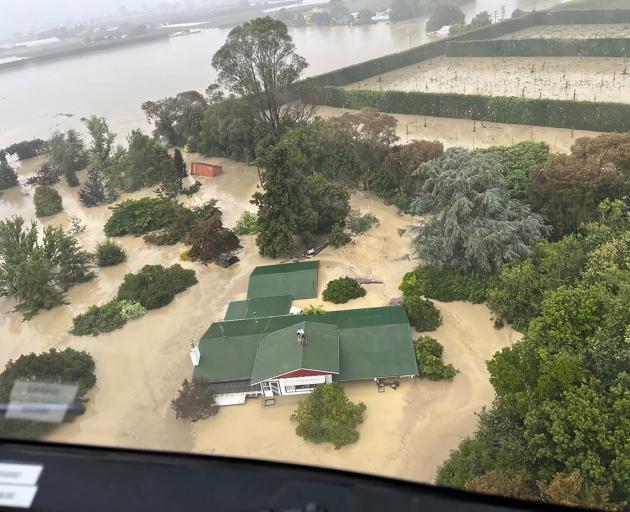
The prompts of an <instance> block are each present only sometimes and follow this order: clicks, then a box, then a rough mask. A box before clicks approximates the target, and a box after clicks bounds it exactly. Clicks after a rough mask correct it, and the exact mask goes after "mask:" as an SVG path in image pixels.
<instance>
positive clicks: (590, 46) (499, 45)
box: [446, 38, 630, 57]
mask: <svg viewBox="0 0 630 512" xmlns="http://www.w3.org/2000/svg"><path fill="white" fill-rule="evenodd" d="M629 55H630V39H627V38H617V39H604V38H598V39H562V38H558V39H498V40H492V41H450V42H449V43H448V45H447V47H446V56H447V57H628V56H629Z"/></svg>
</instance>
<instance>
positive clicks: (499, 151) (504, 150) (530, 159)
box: [477, 141, 550, 201]
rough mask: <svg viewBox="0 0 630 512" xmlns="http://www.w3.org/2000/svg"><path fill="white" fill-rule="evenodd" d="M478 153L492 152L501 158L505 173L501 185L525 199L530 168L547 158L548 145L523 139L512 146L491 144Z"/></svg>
mask: <svg viewBox="0 0 630 512" xmlns="http://www.w3.org/2000/svg"><path fill="white" fill-rule="evenodd" d="M477 151H478V152H479V153H493V154H495V155H498V156H499V157H500V158H501V162H502V164H503V169H504V172H505V174H504V175H503V186H504V187H505V188H507V189H508V190H509V191H510V193H511V194H512V196H513V197H515V198H516V199H519V200H521V201H526V200H527V184H528V182H529V174H530V172H531V171H532V169H534V168H536V167H539V166H541V165H542V164H544V163H545V162H546V161H547V159H548V158H549V154H550V149H549V145H548V144H546V143H544V142H532V141H523V142H519V143H518V144H513V145H512V146H491V147H489V148H487V149H480V150H477Z"/></svg>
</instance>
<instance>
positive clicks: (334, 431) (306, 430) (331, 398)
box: [291, 383, 367, 449]
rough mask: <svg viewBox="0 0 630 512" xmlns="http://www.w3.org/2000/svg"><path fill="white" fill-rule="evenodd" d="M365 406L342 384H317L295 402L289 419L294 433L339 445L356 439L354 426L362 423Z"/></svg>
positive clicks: (312, 439) (313, 439) (320, 441)
mask: <svg viewBox="0 0 630 512" xmlns="http://www.w3.org/2000/svg"><path fill="white" fill-rule="evenodd" d="M366 409H367V407H366V406H365V404H363V403H362V402H359V403H358V404H354V403H352V402H351V401H350V400H349V399H348V397H346V393H345V391H344V389H343V387H342V386H341V384H338V383H333V384H320V385H319V386H317V387H316V388H315V389H314V390H313V392H312V393H311V394H310V395H309V396H308V397H306V398H305V399H303V400H301V401H300V402H299V403H298V407H297V410H296V411H295V412H294V413H293V414H292V415H291V421H294V422H296V423H297V427H296V429H295V433H296V434H297V435H298V436H300V437H303V438H304V439H306V440H307V441H311V442H312V443H332V444H333V445H334V446H335V449H339V448H341V447H342V446H345V445H347V444H350V443H356V442H357V441H358V440H359V431H358V430H357V427H358V426H359V425H360V424H361V423H363V414H364V413H365V411H366Z"/></svg>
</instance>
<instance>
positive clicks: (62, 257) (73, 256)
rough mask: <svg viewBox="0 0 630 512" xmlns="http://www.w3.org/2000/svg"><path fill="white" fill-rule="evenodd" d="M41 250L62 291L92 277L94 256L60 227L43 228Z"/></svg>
mask: <svg viewBox="0 0 630 512" xmlns="http://www.w3.org/2000/svg"><path fill="white" fill-rule="evenodd" d="M43 248H44V253H45V254H46V258H47V259H48V261H49V262H50V263H51V265H52V266H53V267H54V268H55V269H57V271H56V273H55V279H56V281H57V284H58V285H59V287H60V288H61V289H62V290H64V291H66V290H68V288H70V287H71V286H74V285H75V284H79V283H85V282H87V281H89V280H90V279H92V278H93V277H94V273H93V272H92V270H91V269H92V267H93V261H94V255H93V254H90V253H89V252H87V251H84V250H82V249H81V248H80V247H79V242H78V240H77V239H76V237H75V236H73V235H71V234H69V233H64V231H63V229H62V228H61V226H57V227H54V226H46V227H45V228H44V240H43Z"/></svg>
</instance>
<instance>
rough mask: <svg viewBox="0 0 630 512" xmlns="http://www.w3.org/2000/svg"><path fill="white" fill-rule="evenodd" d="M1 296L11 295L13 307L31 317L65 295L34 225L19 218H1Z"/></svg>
mask: <svg viewBox="0 0 630 512" xmlns="http://www.w3.org/2000/svg"><path fill="white" fill-rule="evenodd" d="M0 295H12V296H14V297H15V298H16V300H17V306H16V309H17V310H18V311H21V312H22V314H23V315H24V317H25V318H32V317H33V316H34V315H35V314H36V313H37V312H38V311H39V310H40V309H51V308H52V307H54V306H57V305H59V304H62V303H63V301H64V294H63V292H61V290H59V289H58V288H57V287H56V286H55V276H54V274H53V271H52V269H51V264H50V262H49V261H48V260H47V259H46V256H45V253H44V250H43V249H42V248H41V247H40V246H39V244H38V240H37V226H36V224H35V223H34V222H31V225H30V226H29V227H25V226H24V219H23V218H22V217H18V216H14V217H12V218H11V219H7V220H4V221H0Z"/></svg>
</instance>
